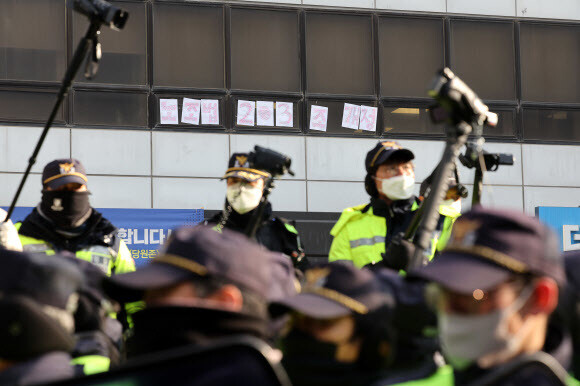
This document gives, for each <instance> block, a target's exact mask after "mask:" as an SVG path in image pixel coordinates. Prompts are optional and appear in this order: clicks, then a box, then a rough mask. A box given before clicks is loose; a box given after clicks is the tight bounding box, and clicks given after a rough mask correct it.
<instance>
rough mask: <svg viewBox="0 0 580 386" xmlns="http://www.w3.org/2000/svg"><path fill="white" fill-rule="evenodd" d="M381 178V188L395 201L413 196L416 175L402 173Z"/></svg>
mask: <svg viewBox="0 0 580 386" xmlns="http://www.w3.org/2000/svg"><path fill="white" fill-rule="evenodd" d="M379 180H380V181H381V188H380V189H379V190H380V191H381V193H383V194H384V195H385V196H387V197H388V198H390V199H391V200H393V201H397V200H406V199H408V198H411V196H412V195H413V191H414V190H415V177H411V176H407V175H400V176H396V177H391V178H385V179H379Z"/></svg>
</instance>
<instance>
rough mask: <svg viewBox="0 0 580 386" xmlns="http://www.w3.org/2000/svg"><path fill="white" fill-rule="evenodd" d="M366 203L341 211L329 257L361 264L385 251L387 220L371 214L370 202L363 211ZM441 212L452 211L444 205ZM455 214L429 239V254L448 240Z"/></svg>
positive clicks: (365, 263)
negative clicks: (430, 245) (430, 241)
mask: <svg viewBox="0 0 580 386" xmlns="http://www.w3.org/2000/svg"><path fill="white" fill-rule="evenodd" d="M366 207H367V204H363V205H358V206H354V207H351V208H346V209H345V210H344V211H343V212H342V214H341V216H340V218H339V219H338V222H337V223H336V224H335V225H334V227H333V228H332V230H331V231H330V234H331V235H332V236H333V237H334V239H333V241H332V245H331V246H330V252H329V256H328V260H329V261H337V260H349V261H352V262H353V263H354V265H355V266H356V267H358V268H361V267H364V266H365V265H367V264H376V263H378V262H380V261H381V260H383V258H382V256H381V254H383V253H385V239H386V235H387V222H386V219H385V218H384V217H382V216H376V215H374V214H373V208H372V206H371V207H369V208H368V210H366V211H364V212H363V210H364V209H365V208H366ZM417 208H418V205H417V204H416V203H415V204H413V206H412V208H411V210H412V211H415V210H416V209H417ZM440 212H446V213H447V214H451V213H450V212H448V211H447V210H445V209H443V207H441V208H440ZM443 214H444V213H443ZM457 217H459V213H455V217H448V216H446V217H445V219H444V221H443V227H442V229H441V231H440V232H437V234H436V235H434V237H433V239H432V250H431V258H432V257H433V255H434V254H435V251H440V250H442V249H443V248H444V247H445V245H446V244H447V241H448V240H449V236H450V233H451V228H452V226H453V223H454V222H455V220H456V219H457Z"/></svg>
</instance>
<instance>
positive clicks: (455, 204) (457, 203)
mask: <svg viewBox="0 0 580 386" xmlns="http://www.w3.org/2000/svg"><path fill="white" fill-rule="evenodd" d="M441 206H446V207H449V208H451V209H453V210H454V211H455V212H457V213H461V200H460V199H459V200H454V199H452V198H450V199H449V200H443V202H442V203H441Z"/></svg>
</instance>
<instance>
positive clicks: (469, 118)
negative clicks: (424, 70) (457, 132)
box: [429, 68, 498, 127]
mask: <svg viewBox="0 0 580 386" xmlns="http://www.w3.org/2000/svg"><path fill="white" fill-rule="evenodd" d="M429 96H431V97H432V98H434V99H435V100H436V101H437V102H438V105H437V106H435V107H432V108H430V109H429V114H430V116H431V120H432V121H433V123H436V124H437V123H444V122H448V123H451V124H453V125H456V124H458V123H460V122H465V123H468V124H472V123H475V124H477V125H479V126H482V125H484V124H486V125H488V126H492V127H494V126H496V125H497V122H498V118H497V114H495V113H492V112H490V111H489V108H488V107H487V106H486V105H485V104H484V103H483V102H482V101H481V99H479V97H478V96H477V94H475V92H474V91H473V90H472V89H471V88H469V86H467V85H466V84H465V83H464V82H463V81H462V80H461V79H459V77H457V76H456V75H455V74H454V73H453V72H452V71H451V70H450V69H449V68H444V69H443V70H441V71H440V72H439V74H438V75H437V76H436V77H435V79H434V81H433V85H432V86H431V89H430V91H429Z"/></svg>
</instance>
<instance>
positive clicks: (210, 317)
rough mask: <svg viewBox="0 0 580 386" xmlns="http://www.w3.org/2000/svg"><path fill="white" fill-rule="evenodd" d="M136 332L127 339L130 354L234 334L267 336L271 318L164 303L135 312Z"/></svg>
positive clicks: (197, 342)
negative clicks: (160, 305)
mask: <svg viewBox="0 0 580 386" xmlns="http://www.w3.org/2000/svg"><path fill="white" fill-rule="evenodd" d="M133 321H134V323H135V326H134V333H133V335H132V336H131V337H130V338H129V340H128V342H127V356H128V357H129V358H131V357H136V356H140V355H143V354H149V353H154V352H159V351H165V350H168V349H172V348H178V347H183V346H188V345H199V346H204V345H207V344H210V343H212V342H214V341H215V340H217V339H220V338H224V337H228V336H232V335H250V336H254V337H256V338H260V339H263V340H265V339H266V338H267V336H268V332H267V320H266V318H260V317H259V316H257V315H247V314H244V313H241V312H229V311H222V310H217V309H206V308H194V307H179V306H163V307H150V308H146V309H144V310H143V311H139V312H137V313H136V314H134V315H133Z"/></svg>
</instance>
